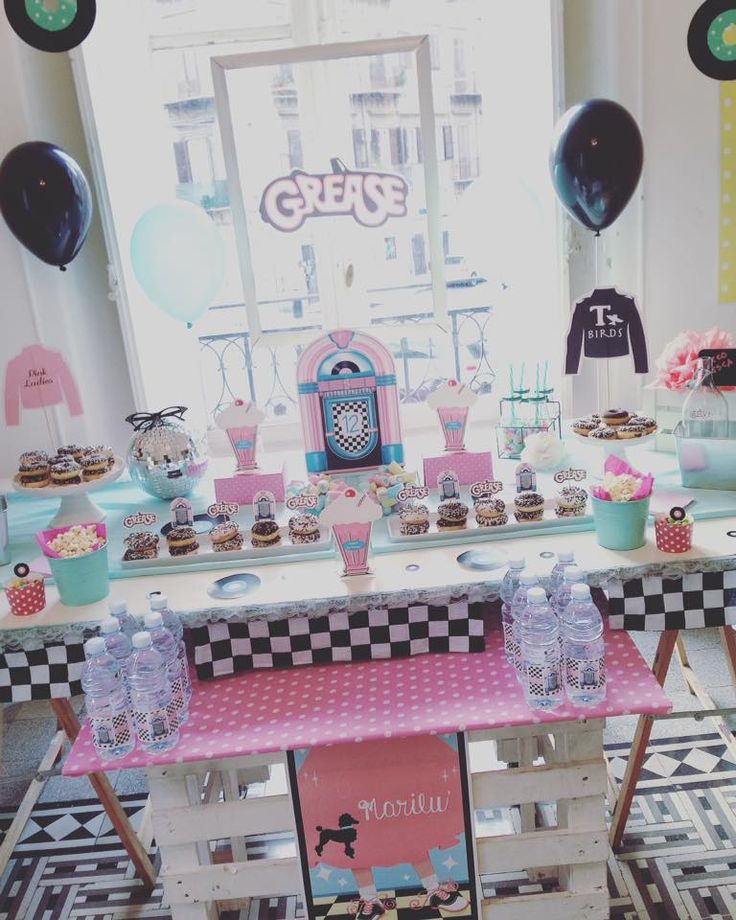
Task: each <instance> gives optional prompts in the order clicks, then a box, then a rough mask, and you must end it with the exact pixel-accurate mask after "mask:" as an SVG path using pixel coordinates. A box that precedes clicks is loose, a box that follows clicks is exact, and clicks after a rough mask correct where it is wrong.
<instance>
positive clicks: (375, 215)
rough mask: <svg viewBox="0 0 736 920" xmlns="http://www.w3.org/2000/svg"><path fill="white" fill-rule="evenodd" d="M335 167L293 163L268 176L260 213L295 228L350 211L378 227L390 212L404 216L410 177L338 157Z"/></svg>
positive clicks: (366, 224)
mask: <svg viewBox="0 0 736 920" xmlns="http://www.w3.org/2000/svg"><path fill="white" fill-rule="evenodd" d="M330 165H331V166H332V172H330V173H316V174H315V173H307V172H304V171H303V170H301V169H295V170H294V171H293V172H292V173H291V174H290V175H288V176H280V177H279V178H278V179H274V180H273V181H271V182H269V184H268V185H267V186H266V188H265V189H264V191H263V195H262V196H261V206H260V211H261V217H262V218H263V220H264V221H265V222H266V223H267V224H271V226H272V227H275V228H276V229H277V230H281V231H283V232H284V233H293V232H294V230H298V229H299V227H301V225H302V224H303V223H304V221H305V220H307V218H309V217H337V216H340V215H349V216H351V217H352V218H353V220H355V221H356V222H357V223H359V224H361V225H362V226H363V227H380V226H381V225H382V224H385V223H386V221H387V220H388V219H389V217H405V216H406V196H407V194H408V191H409V187H408V185H407V184H406V180H405V179H403V178H402V177H401V176H397V175H394V174H393V173H381V172H370V171H360V172H350V171H348V169H347V168H346V167H345V164H344V163H342V161H341V160H339V159H333V160H331V161H330Z"/></svg>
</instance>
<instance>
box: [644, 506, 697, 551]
mask: <svg viewBox="0 0 736 920" xmlns="http://www.w3.org/2000/svg"><path fill="white" fill-rule="evenodd" d="M694 523H695V521H694V520H693V518H692V517H690V515H689V514H688V513H687V512H686V511H685V509H684V508H680V507H677V506H676V507H674V508H671V509H670V513H669V514H668V515H662V516H661V517H658V518H657V520H656V521H655V522H654V535H655V539H656V542H657V549H659V550H661V551H662V552H663V553H687V552H688V551H689V550H691V549H692V547H693V524H694Z"/></svg>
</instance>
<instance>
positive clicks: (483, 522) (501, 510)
mask: <svg viewBox="0 0 736 920" xmlns="http://www.w3.org/2000/svg"><path fill="white" fill-rule="evenodd" d="M505 512H506V503H505V502H503V501H501V499H500V498H484V499H482V500H481V501H479V502H476V504H475V520H476V523H477V524H478V526H479V527H502V526H503V525H504V524H508V522H509V519H508V515H507V514H506V513H505Z"/></svg>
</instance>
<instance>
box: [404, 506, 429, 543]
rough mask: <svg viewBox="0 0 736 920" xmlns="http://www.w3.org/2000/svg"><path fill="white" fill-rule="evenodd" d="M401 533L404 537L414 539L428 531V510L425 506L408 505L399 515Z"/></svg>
mask: <svg viewBox="0 0 736 920" xmlns="http://www.w3.org/2000/svg"><path fill="white" fill-rule="evenodd" d="M399 517H400V518H401V527H400V530H401V533H402V534H404V536H405V537H416V536H418V535H419V534H422V533H427V531H428V530H429V509H428V508H427V506H426V505H421V504H419V505H410V506H409V507H408V508H404V510H403V511H402V512H401V513H400V514H399Z"/></svg>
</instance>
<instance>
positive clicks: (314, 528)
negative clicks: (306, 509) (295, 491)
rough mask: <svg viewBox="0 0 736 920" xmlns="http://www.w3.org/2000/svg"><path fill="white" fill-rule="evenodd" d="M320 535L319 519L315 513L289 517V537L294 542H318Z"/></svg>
mask: <svg viewBox="0 0 736 920" xmlns="http://www.w3.org/2000/svg"><path fill="white" fill-rule="evenodd" d="M319 537H320V533H319V520H318V519H317V518H316V517H315V516H314V515H313V514H295V515H294V517H291V518H289V538H290V539H291V542H292V543H294V544H297V545H299V544H305V543H317V542H319Z"/></svg>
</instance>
